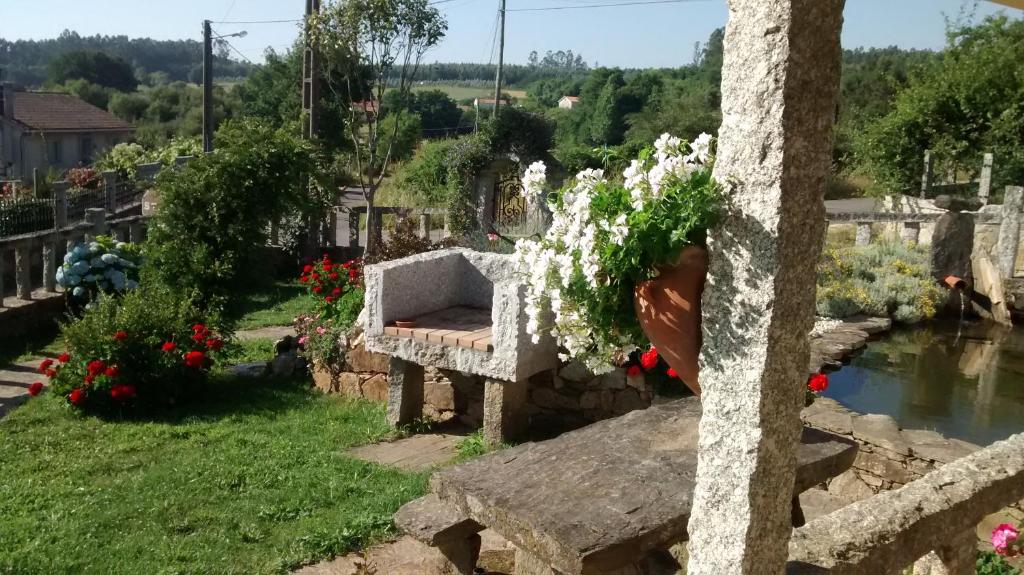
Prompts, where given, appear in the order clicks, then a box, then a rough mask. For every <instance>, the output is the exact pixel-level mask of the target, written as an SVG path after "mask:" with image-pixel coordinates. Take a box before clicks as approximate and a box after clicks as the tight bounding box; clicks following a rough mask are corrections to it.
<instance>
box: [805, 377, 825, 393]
mask: <svg viewBox="0 0 1024 575" xmlns="http://www.w3.org/2000/svg"><path fill="white" fill-rule="evenodd" d="M807 389H810V390H811V391H813V392H814V393H821V392H823V391H825V390H826V389H828V376H827V375H825V374H824V373H816V374H814V375H812V376H811V377H809V378H808V379H807Z"/></svg>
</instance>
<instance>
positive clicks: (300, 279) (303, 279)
mask: <svg viewBox="0 0 1024 575" xmlns="http://www.w3.org/2000/svg"><path fill="white" fill-rule="evenodd" d="M308 282H309V276H302V277H301V278H299V283H308Z"/></svg>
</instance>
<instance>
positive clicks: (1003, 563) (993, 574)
mask: <svg viewBox="0 0 1024 575" xmlns="http://www.w3.org/2000/svg"><path fill="white" fill-rule="evenodd" d="M974 568H975V573H977V575H1020V570H1019V569H1017V568H1016V567H1014V566H1013V565H1011V564H1010V563H1009V562H1008V561H1007V560H1006V559H1005V558H1003V557H1000V556H999V555H996V554H995V553H993V552H991V551H983V552H981V553H978V559H977V560H976V561H975V563H974Z"/></svg>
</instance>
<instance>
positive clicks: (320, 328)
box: [316, 325, 327, 335]
mask: <svg viewBox="0 0 1024 575" xmlns="http://www.w3.org/2000/svg"><path fill="white" fill-rule="evenodd" d="M316 332H317V333H318V334H320V335H323V334H325V333H327V328H326V327H324V326H322V325H318V326H316Z"/></svg>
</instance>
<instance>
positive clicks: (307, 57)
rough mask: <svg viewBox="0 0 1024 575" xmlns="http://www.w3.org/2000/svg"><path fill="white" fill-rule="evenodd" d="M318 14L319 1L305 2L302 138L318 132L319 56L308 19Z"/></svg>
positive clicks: (310, 137) (312, 136) (307, 0)
mask: <svg viewBox="0 0 1024 575" xmlns="http://www.w3.org/2000/svg"><path fill="white" fill-rule="evenodd" d="M319 12H320V0H306V46H305V50H304V51H303V57H302V113H303V118H302V137H304V138H306V139H312V138H314V137H316V135H317V133H318V132H319V131H320V55H319V54H318V53H317V49H316V46H315V45H314V44H313V40H312V38H311V36H310V17H311V16H313V15H315V14H318V13H319Z"/></svg>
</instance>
